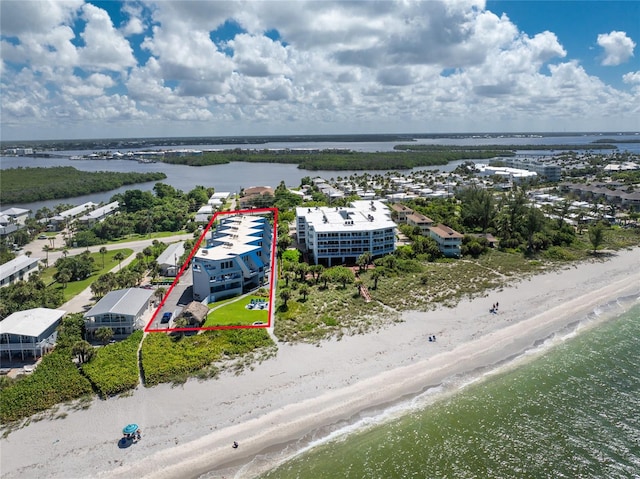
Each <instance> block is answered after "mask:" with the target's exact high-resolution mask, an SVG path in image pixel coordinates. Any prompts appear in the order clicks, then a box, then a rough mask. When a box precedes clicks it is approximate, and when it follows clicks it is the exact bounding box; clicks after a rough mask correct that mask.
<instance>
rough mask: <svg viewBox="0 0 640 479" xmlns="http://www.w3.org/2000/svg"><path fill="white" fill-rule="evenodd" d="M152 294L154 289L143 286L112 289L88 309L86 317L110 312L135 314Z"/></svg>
mask: <svg viewBox="0 0 640 479" xmlns="http://www.w3.org/2000/svg"><path fill="white" fill-rule="evenodd" d="M152 294H153V291H151V290H148V289H142V288H128V289H119V290H117V291H111V292H110V293H107V295H106V296H105V297H104V298H102V299H101V300H100V301H98V303H97V304H96V305H95V306H94V307H93V308H91V309H90V310H89V311H87V312H86V313H85V314H84V317H85V318H91V317H93V316H98V315H101V314H108V313H114V314H128V315H135V314H137V313H138V311H140V310H141V309H142V308H143V307H144V306H145V303H147V302H149V299H150V298H151V295H152Z"/></svg>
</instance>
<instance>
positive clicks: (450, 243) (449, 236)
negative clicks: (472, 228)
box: [429, 224, 464, 258]
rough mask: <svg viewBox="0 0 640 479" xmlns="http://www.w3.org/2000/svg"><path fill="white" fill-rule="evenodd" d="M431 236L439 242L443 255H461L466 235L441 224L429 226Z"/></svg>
mask: <svg viewBox="0 0 640 479" xmlns="http://www.w3.org/2000/svg"><path fill="white" fill-rule="evenodd" d="M429 236H431V238H433V239H434V240H435V241H436V243H438V249H439V250H440V252H441V253H442V254H443V255H445V256H446V257H456V258H458V257H460V254H461V248H462V238H463V237H464V235H462V234H461V233H458V232H457V231H456V230H454V229H451V228H449V227H448V226H445V225H442V224H440V225H436V226H431V227H430V228H429Z"/></svg>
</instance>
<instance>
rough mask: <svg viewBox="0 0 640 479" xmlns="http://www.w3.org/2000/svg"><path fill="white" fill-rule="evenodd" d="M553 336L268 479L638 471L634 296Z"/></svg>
mask: <svg viewBox="0 0 640 479" xmlns="http://www.w3.org/2000/svg"><path fill="white" fill-rule="evenodd" d="M613 306H615V305H612V307H613ZM604 309H607V308H604ZM609 309H611V308H609ZM618 314H619V313H618ZM592 319H593V318H592ZM552 343H553V346H548V345H546V346H541V348H540V351H539V353H537V354H530V355H528V359H527V360H526V361H523V360H520V361H518V362H519V363H520V364H519V365H518V366H513V367H508V368H502V370H501V371H499V372H497V373H495V374H488V375H484V376H483V377H481V378H480V379H479V380H476V381H475V382H473V383H472V384H469V385H467V386H466V387H464V388H462V389H461V390H460V391H459V392H457V393H455V394H453V395H449V396H448V397H446V398H444V399H441V400H438V401H435V402H434V403H433V404H430V405H428V406H425V407H423V408H421V409H419V410H413V412H410V413H408V414H406V415H404V416H401V417H400V418H398V419H395V420H393V421H391V422H386V423H383V424H380V425H377V426H373V427H369V428H366V429H364V430H361V431H359V432H356V433H353V434H349V435H346V436H344V437H342V438H341V439H338V440H333V441H330V442H327V443H325V444H323V445H320V446H317V447H314V448H312V449H310V450H309V451H308V452H306V453H304V454H300V455H298V456H297V457H295V458H294V459H292V460H290V461H289V462H286V463H284V464H282V465H281V466H280V467H279V468H277V469H274V470H272V471H270V472H269V473H267V474H265V475H264V476H262V477H264V478H269V479H274V478H277V479H286V478H301V479H304V478H313V479H319V478H381V479H382V478H385V479H388V478H456V479H459V478H581V479H587V478H593V479H596V478H597V479H604V478H607V479H613V478H640V305H639V304H638V301H635V306H634V307H633V308H632V309H630V310H628V311H627V312H625V313H623V314H621V315H619V316H618V317H617V318H615V319H611V320H608V321H605V322H602V323H599V324H598V325H597V326H593V327H586V328H581V329H580V330H579V332H578V333H572V334H567V335H566V336H565V337H564V338H561V339H558V338H556V339H555V340H554V341H552Z"/></svg>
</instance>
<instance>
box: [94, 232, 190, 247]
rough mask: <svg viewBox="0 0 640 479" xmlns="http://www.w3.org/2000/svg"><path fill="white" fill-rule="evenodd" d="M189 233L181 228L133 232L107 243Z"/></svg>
mask: <svg viewBox="0 0 640 479" xmlns="http://www.w3.org/2000/svg"><path fill="white" fill-rule="evenodd" d="M188 233H189V232H188V231H185V230H181V231H159V232H157V233H149V234H146V235H141V234H131V235H127V236H126V237H125V238H121V239H118V240H114V241H108V242H107V243H105V244H120V243H128V242H130V241H139V240H150V239H160V238H167V237H169V236H175V235H184V234H188Z"/></svg>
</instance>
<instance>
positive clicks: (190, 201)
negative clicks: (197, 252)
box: [69, 183, 214, 247]
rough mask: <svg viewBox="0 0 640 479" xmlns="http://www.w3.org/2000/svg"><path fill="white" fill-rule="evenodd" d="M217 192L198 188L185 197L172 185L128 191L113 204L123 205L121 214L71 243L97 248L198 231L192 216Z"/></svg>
mask: <svg viewBox="0 0 640 479" xmlns="http://www.w3.org/2000/svg"><path fill="white" fill-rule="evenodd" d="M213 191H214V190H213V188H205V187H204V186H196V187H195V188H194V189H193V190H191V191H190V192H188V193H183V192H182V191H180V190H177V189H175V188H174V187H172V186H170V185H166V184H164V183H157V184H156V185H155V186H154V187H153V192H151V191H142V190H127V191H125V192H124V193H121V194H117V195H114V196H113V198H111V199H112V200H113V201H118V202H119V203H120V211H119V213H118V214H116V215H112V216H109V217H107V218H105V219H104V221H101V222H100V223H96V224H95V225H93V226H91V227H89V228H84V227H82V226H80V225H79V226H78V230H77V231H76V232H75V233H74V235H73V236H72V237H71V238H70V239H69V241H70V242H71V241H73V242H75V243H77V245H78V246H81V247H84V246H93V245H97V244H103V243H105V242H106V241H113V240H117V239H120V238H124V237H126V236H128V235H131V234H136V233H137V234H147V233H154V232H160V231H181V230H183V229H184V228H186V227H191V230H195V229H196V228H197V225H196V224H195V223H193V222H191V221H190V220H191V217H192V216H193V215H192V213H193V212H195V211H197V209H198V208H199V207H200V206H201V205H202V204H206V203H207V201H208V200H209V197H210V196H211V195H212V194H213Z"/></svg>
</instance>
